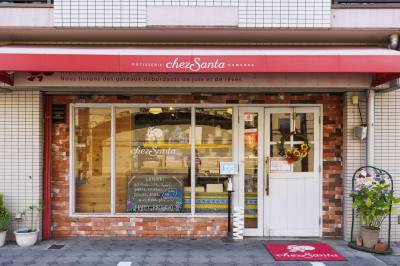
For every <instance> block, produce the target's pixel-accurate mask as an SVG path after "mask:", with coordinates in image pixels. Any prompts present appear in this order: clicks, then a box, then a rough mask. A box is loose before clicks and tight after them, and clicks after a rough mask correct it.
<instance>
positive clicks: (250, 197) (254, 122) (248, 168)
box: [244, 113, 259, 228]
mask: <svg viewBox="0 0 400 266" xmlns="http://www.w3.org/2000/svg"><path fill="white" fill-rule="evenodd" d="M244 119H245V122H244V155H245V158H244V159H245V162H244V165H245V167H244V201H245V206H244V212H245V220H244V226H245V228H257V223H258V213H257V209H258V201H259V199H258V193H257V190H258V171H259V169H258V148H259V143H258V133H259V125H258V113H245V114H244Z"/></svg>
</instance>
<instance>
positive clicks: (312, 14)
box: [0, 0, 400, 29]
mask: <svg viewBox="0 0 400 266" xmlns="http://www.w3.org/2000/svg"><path fill="white" fill-rule="evenodd" d="M389 7H390V6H389ZM389 7H388V8H372V7H371V8H366V7H364V8H334V9H331V3H330V1H327V0H298V1H296V0H282V1H279V0H220V1H217V0H197V1H196V0H186V1H182V0H169V1H166V0H158V1H157V0H151V1H150V0H147V1H145V0H132V1H129V0H115V1H107V2H106V1H105V0H80V1H76V0H55V4H54V8H51V7H43V8H26V7H23V8H20V7H13V8H7V7H4V6H1V5H0V27H33V28H52V27H97V28H104V27H114V28H128V27H132V28H137V27H139V28H144V27H160V26H161V27H162V26H169V27H174V26H177V27H185V26H187V27H190V26H192V27H202V26H204V27H229V28H235V27H241V28H246V27H248V28H255V27H260V28H308V29H310V28H334V29H358V28H364V29H396V28H397V29H398V28H400V8H389Z"/></svg>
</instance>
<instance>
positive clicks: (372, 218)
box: [350, 176, 400, 249]
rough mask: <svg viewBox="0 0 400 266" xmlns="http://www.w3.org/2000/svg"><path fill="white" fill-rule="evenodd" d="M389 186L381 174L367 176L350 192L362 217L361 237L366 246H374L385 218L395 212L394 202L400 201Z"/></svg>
mask: <svg viewBox="0 0 400 266" xmlns="http://www.w3.org/2000/svg"><path fill="white" fill-rule="evenodd" d="M389 187H390V186H389V184H387V183H385V181H384V180H382V179H381V178H380V177H379V176H376V177H366V178H365V179H364V180H363V181H362V182H361V184H360V186H359V187H358V188H357V189H356V190H355V191H353V192H352V193H351V194H350V196H352V197H353V200H354V201H353V208H354V209H355V211H356V213H357V215H358V216H359V217H360V219H361V225H362V226H361V237H362V241H363V245H364V247H366V248H370V249H373V248H374V246H375V244H376V243H377V242H378V239H379V233H380V227H381V225H382V222H383V220H384V219H385V218H386V217H387V216H388V215H389V214H390V212H391V211H392V212H394V208H393V209H392V207H391V206H392V204H395V203H400V198H396V197H395V196H394V195H393V191H392V190H390V189H389Z"/></svg>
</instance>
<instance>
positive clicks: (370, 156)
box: [367, 89, 375, 166]
mask: <svg viewBox="0 0 400 266" xmlns="http://www.w3.org/2000/svg"><path fill="white" fill-rule="evenodd" d="M367 95H368V96H367V97H368V101H367V165H371V166H373V165H374V164H375V162H374V153H375V90H373V89H369V90H368V91H367Z"/></svg>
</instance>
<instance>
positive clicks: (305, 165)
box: [293, 143, 314, 172]
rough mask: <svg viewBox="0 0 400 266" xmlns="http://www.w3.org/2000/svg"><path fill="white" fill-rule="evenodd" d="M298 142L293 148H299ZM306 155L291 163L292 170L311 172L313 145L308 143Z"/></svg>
mask: <svg viewBox="0 0 400 266" xmlns="http://www.w3.org/2000/svg"><path fill="white" fill-rule="evenodd" d="M300 146H301V145H300V144H296V145H294V147H295V148H297V149H299V150H300V149H301V147H300ZM308 147H309V148H308V150H307V156H306V157H305V158H303V160H301V161H296V162H294V163H293V172H313V171H314V145H313V144H310V143H309V144H308Z"/></svg>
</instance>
